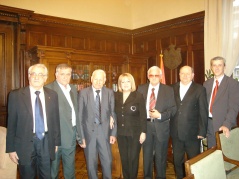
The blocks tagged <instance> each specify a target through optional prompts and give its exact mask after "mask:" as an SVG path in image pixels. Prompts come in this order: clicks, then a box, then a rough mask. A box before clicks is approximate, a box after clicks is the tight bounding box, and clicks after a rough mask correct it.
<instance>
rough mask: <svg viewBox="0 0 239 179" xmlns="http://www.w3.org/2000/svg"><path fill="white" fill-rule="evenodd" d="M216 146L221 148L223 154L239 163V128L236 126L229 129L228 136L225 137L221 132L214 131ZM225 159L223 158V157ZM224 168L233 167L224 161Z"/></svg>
mask: <svg viewBox="0 0 239 179" xmlns="http://www.w3.org/2000/svg"><path fill="white" fill-rule="evenodd" d="M216 139H217V148H218V149H220V150H222V153H223V155H224V156H225V157H226V158H228V159H232V160H236V161H238V163H239V152H238V151H239V128H238V127H236V128H234V129H232V130H231V131H230V137H229V138H226V137H225V135H224V134H223V133H222V132H217V133H216ZM224 160H225V158H224ZM224 164H225V170H227V171H228V170H230V169H232V168H233V167H235V165H234V164H232V163H229V162H224Z"/></svg>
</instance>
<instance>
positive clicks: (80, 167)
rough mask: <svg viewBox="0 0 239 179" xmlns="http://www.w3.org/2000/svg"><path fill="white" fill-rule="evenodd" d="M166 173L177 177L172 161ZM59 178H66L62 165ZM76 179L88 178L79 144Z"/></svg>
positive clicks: (118, 178)
mask: <svg viewBox="0 0 239 179" xmlns="http://www.w3.org/2000/svg"><path fill="white" fill-rule="evenodd" d="M166 175H167V176H166V178H167V179H175V173H174V168H173V164H172V163H171V162H168V166H167V171H166ZM98 176H99V179H102V173H101V171H100V167H99V171H98ZM17 179H20V177H19V173H18V175H17ZM59 179H64V177H63V172H62V166H60V171H59ZM76 179H88V176H87V170H86V164H85V158H84V151H83V149H81V148H80V147H79V146H77V147H76ZM113 179H120V177H113ZM138 179H143V177H138Z"/></svg>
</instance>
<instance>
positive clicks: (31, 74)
mask: <svg viewBox="0 0 239 179" xmlns="http://www.w3.org/2000/svg"><path fill="white" fill-rule="evenodd" d="M29 75H30V76H31V77H34V78H35V77H37V76H38V77H39V78H43V77H44V76H46V75H44V74H42V73H38V74H36V73H34V72H33V73H29Z"/></svg>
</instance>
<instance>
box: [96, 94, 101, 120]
mask: <svg viewBox="0 0 239 179" xmlns="http://www.w3.org/2000/svg"><path fill="white" fill-rule="evenodd" d="M95 92H96V93H97V94H96V98H95V103H96V104H95V107H96V111H95V117H96V119H98V121H97V122H99V123H101V104H100V90H96V91H95Z"/></svg>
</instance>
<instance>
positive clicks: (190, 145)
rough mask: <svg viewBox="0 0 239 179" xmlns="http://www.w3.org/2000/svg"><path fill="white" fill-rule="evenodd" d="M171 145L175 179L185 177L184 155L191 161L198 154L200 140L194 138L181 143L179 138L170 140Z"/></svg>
mask: <svg viewBox="0 0 239 179" xmlns="http://www.w3.org/2000/svg"><path fill="white" fill-rule="evenodd" d="M172 144H173V159H174V167H175V171H176V176H177V179H181V178H183V177H185V168H184V162H185V161H184V159H185V153H186V154H187V158H188V159H191V158H193V157H195V156H196V155H198V154H199V153H200V144H201V140H200V139H197V138H195V139H194V140H193V139H191V140H187V141H181V140H180V139H179V138H177V137H174V138H172Z"/></svg>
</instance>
